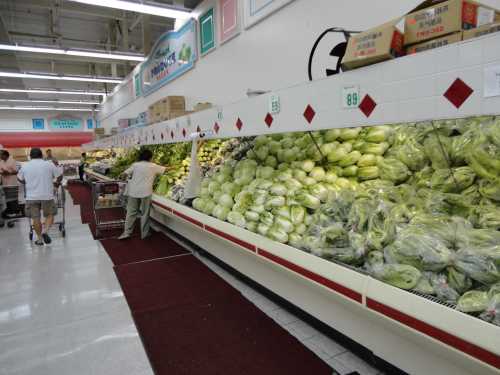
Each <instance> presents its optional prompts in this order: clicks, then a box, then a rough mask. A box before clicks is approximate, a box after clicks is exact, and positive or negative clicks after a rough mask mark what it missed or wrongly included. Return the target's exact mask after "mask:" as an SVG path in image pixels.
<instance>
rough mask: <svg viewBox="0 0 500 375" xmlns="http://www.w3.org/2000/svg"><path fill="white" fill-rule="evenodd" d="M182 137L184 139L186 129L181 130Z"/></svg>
mask: <svg viewBox="0 0 500 375" xmlns="http://www.w3.org/2000/svg"><path fill="white" fill-rule="evenodd" d="M182 135H183V136H184V138H186V129H182Z"/></svg>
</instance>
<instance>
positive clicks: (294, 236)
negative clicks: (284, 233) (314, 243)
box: [288, 233, 303, 249]
mask: <svg viewBox="0 0 500 375" xmlns="http://www.w3.org/2000/svg"><path fill="white" fill-rule="evenodd" d="M302 242H303V241H302V236H301V235H300V234H298V233H290V234H289V235H288V244H289V245H290V246H293V247H295V248H297V249H300V247H301V246H302Z"/></svg>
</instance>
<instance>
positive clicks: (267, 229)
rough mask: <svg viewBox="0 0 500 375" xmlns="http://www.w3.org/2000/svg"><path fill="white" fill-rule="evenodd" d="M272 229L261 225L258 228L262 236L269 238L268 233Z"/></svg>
mask: <svg viewBox="0 0 500 375" xmlns="http://www.w3.org/2000/svg"><path fill="white" fill-rule="evenodd" d="M270 228H271V226H270V225H267V224H264V223H259V225H258V226H257V233H259V234H260V235H262V236H267V233H268V232H269V229H270Z"/></svg>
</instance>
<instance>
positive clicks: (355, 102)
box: [341, 86, 360, 109]
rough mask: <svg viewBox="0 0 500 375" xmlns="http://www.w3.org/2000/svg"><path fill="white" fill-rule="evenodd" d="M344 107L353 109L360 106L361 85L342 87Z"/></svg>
mask: <svg viewBox="0 0 500 375" xmlns="http://www.w3.org/2000/svg"><path fill="white" fill-rule="evenodd" d="M341 100H342V108H344V109H352V108H358V107H359V102H360V98H359V86H345V87H343V88H342V97H341Z"/></svg>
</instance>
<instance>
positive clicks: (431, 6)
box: [342, 0, 500, 70]
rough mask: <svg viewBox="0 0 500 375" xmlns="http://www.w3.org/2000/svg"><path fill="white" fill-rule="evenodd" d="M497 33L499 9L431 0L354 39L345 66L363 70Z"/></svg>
mask: <svg viewBox="0 0 500 375" xmlns="http://www.w3.org/2000/svg"><path fill="white" fill-rule="evenodd" d="M496 31H500V12H499V11H498V10H496V9H493V8H491V7H489V6H486V5H483V4H481V3H478V2H476V1H474V0H447V1H446V0H427V1H424V2H423V3H421V4H420V5H419V6H418V7H416V8H415V9H413V10H412V11H411V12H410V13H408V14H407V15H405V16H404V17H402V18H400V19H396V20H394V21H391V22H388V23H386V24H384V25H382V26H379V27H376V28H373V29H370V30H368V31H365V32H363V33H360V34H356V35H354V36H352V37H351V38H350V39H349V42H348V44H347V50H346V54H345V56H344V58H343V60H342V66H343V68H344V69H346V70H348V69H354V68H359V67H362V66H366V65H370V64H374V63H377V62H381V61H385V60H389V59H393V58H396V57H400V56H403V55H405V54H414V53H418V52H422V51H426V50H429V49H433V48H438V47H442V46H446V45H449V44H452V43H456V42H459V41H461V40H465V39H471V38H475V37H478V36H482V35H486V34H490V33H493V32H496ZM403 46H404V47H403Z"/></svg>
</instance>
